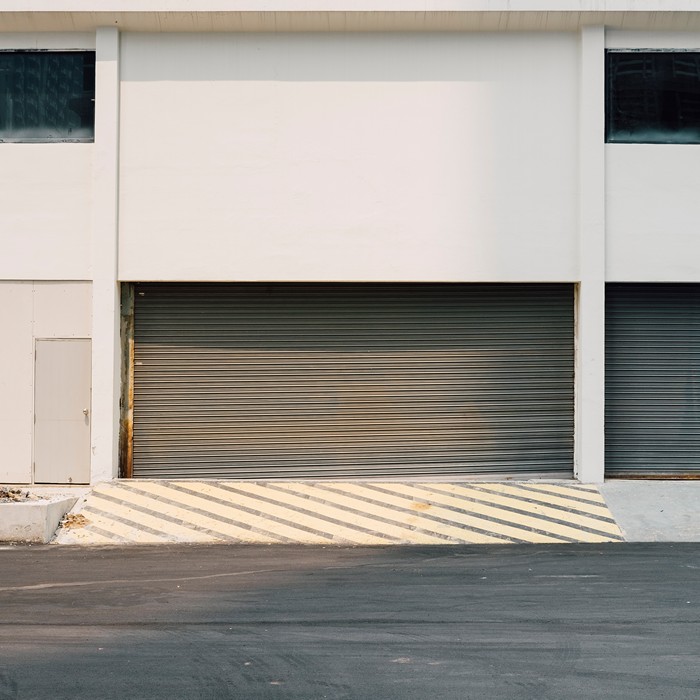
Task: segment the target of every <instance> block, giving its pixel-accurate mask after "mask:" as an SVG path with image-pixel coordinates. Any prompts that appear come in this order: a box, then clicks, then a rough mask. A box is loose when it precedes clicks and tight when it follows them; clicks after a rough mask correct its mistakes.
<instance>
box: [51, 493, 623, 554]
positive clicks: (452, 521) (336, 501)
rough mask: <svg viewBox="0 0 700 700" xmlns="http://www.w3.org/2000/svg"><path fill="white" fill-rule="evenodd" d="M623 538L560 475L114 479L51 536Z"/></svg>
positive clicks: (334, 540)
mask: <svg viewBox="0 0 700 700" xmlns="http://www.w3.org/2000/svg"><path fill="white" fill-rule="evenodd" d="M621 541H624V536H623V533H622V531H621V530H620V527H619V525H618V523H617V522H616V520H615V517H614V516H613V514H612V513H611V511H610V509H609V508H608V506H607V504H606V502H605V498H604V497H603V496H602V495H601V491H600V489H599V488H598V487H597V486H595V485H590V484H580V483H578V482H574V481H564V480H562V481H540V480H530V481H519V482H513V481H501V482H450V483H443V482H430V483H427V482H413V481H406V482H379V481H367V482H359V481H345V482H340V481H324V482H306V481H304V482H290V481H274V482H272V481H260V482H251V481H190V480H187V481H177V480H162V481H161V480H158V481H146V480H120V481H114V482H108V483H103V484H99V485H97V486H95V487H94V488H93V489H92V490H91V491H90V492H89V493H88V494H87V495H86V496H85V497H84V498H82V499H80V500H79V502H78V503H77V504H76V506H75V507H74V509H73V510H72V511H71V513H70V514H69V516H68V517H67V519H66V521H65V523H64V526H63V527H61V528H60V529H59V530H58V533H57V535H56V537H55V539H54V542H55V543H57V544H66V545H67V544H83V545H120V544H157V543H168V542H190V543H205V542H228V543H231V542H240V543H251V544H252V543H267V544H273V543H275V544H279V543H292V544H310V545H311V544H315V545H358V546H359V545H362V546H366V545H391V544H398V545H425V544H444V545H449V544H499V543H500V544H512V543H551V544H557V543H559V544H564V543H572V542H593V543H604V542H621Z"/></svg>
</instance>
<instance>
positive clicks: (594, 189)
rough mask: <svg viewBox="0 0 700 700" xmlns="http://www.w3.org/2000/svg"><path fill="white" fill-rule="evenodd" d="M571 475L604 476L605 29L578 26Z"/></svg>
mask: <svg viewBox="0 0 700 700" xmlns="http://www.w3.org/2000/svg"><path fill="white" fill-rule="evenodd" d="M579 81H580V82H579V85H580V91H579V97H580V102H579V265H580V268H579V279H580V284H579V287H578V295H577V304H578V307H577V353H576V438H575V443H576V449H575V453H576V456H575V473H576V476H577V478H578V479H579V480H580V481H583V482H593V483H599V482H602V481H603V478H604V474H605V29H604V27H583V28H582V29H581V35H580V73H579Z"/></svg>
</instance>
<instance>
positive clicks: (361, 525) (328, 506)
mask: <svg viewBox="0 0 700 700" xmlns="http://www.w3.org/2000/svg"><path fill="white" fill-rule="evenodd" d="M258 487H259V488H264V489H265V494H268V495H269V494H272V495H273V496H276V497H278V498H280V499H282V498H284V499H288V505H289V506H290V507H292V508H294V509H299V510H302V511H305V512H307V513H310V514H315V515H316V516H317V517H319V518H323V519H325V520H327V521H328V522H329V523H330V524H331V525H332V526H333V527H332V528H331V531H332V532H334V533H335V531H336V526H339V527H340V528H341V531H344V530H345V529H347V530H348V531H349V532H351V533H352V532H353V530H356V531H357V532H359V533H360V534H361V536H362V537H361V539H362V540H363V541H367V540H366V536H367V535H369V536H371V537H372V540H373V541H374V543H375V544H391V543H397V542H402V541H403V539H404V538H402V537H401V536H400V535H396V534H395V533H394V532H393V531H390V530H391V528H386V527H385V528H381V527H377V526H378V525H379V523H377V522H376V521H374V522H372V521H371V520H369V519H368V518H366V517H364V515H363V514H362V513H361V512H360V511H353V510H351V509H343V508H341V507H339V506H338V505H336V504H334V503H332V502H331V501H329V500H328V499H324V498H321V497H320V496H319V494H318V491H317V489H315V488H314V487H309V486H304V485H302V484H289V483H277V484H273V483H266V484H265V485H264V486H260V485H258ZM285 502H287V501H285ZM312 508H313V509H314V510H312ZM357 532H356V533H355V535H357ZM404 534H405V533H404Z"/></svg>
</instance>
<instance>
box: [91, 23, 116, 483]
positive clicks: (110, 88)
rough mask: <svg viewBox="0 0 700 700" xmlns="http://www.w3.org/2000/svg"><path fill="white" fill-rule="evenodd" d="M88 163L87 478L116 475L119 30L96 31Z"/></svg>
mask: <svg viewBox="0 0 700 700" xmlns="http://www.w3.org/2000/svg"><path fill="white" fill-rule="evenodd" d="M96 52H97V53H96V64H95V70H96V74H95V143H94V147H93V149H94V150H93V164H92V188H93V189H92V461H91V481H92V483H96V482H99V481H105V480H109V479H113V478H114V477H116V476H117V464H118V445H119V371H120V368H119V362H120V352H119V294H118V284H117V235H118V186H119V177H118V176H119V31H118V30H117V29H116V28H115V27H100V28H98V29H97V33H96Z"/></svg>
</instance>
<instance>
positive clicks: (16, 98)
mask: <svg viewBox="0 0 700 700" xmlns="http://www.w3.org/2000/svg"><path fill="white" fill-rule="evenodd" d="M94 133H95V52H94V51H2V52H0V141H92V140H93V138H94Z"/></svg>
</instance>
